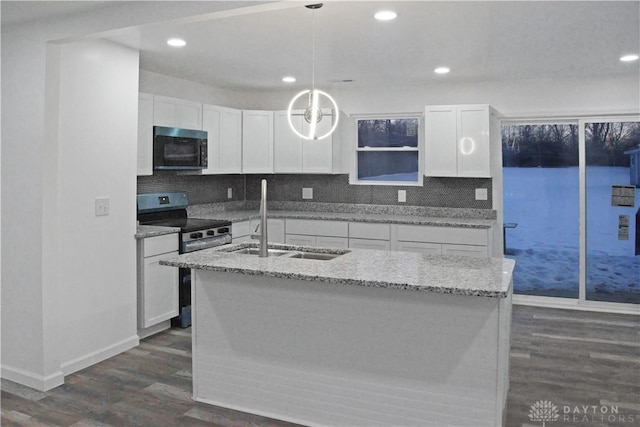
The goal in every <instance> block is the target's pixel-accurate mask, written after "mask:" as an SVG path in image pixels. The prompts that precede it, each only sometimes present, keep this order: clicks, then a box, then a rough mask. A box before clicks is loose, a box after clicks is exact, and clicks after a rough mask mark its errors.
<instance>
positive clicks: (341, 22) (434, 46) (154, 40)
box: [2, 1, 640, 90]
mask: <svg viewBox="0 0 640 427" xmlns="http://www.w3.org/2000/svg"><path fill="white" fill-rule="evenodd" d="M51 3H52V4H51V8H52V9H55V6H54V5H55V4H57V3H60V5H63V4H65V3H66V5H67V6H66V7H73V5H71V6H69V3H77V2H51ZM100 3H104V2H100ZM234 3H237V7H239V8H245V11H244V12H247V11H253V12H254V13H244V12H243V13H239V14H237V15H236V16H233V15H234V13H229V12H223V14H217V15H216V14H212V15H208V16H207V17H204V18H203V17H201V18H198V19H187V20H177V21H175V22H171V23H162V24H156V25H152V26H146V27H140V28H134V29H129V30H126V31H119V32H117V33H115V34H111V35H108V37H107V38H109V39H111V40H113V41H116V42H119V43H122V44H125V45H128V46H132V47H135V48H138V49H140V50H141V68H143V69H146V70H151V71H155V72H158V73H162V74H167V75H171V76H175V77H180V78H184V79H187V80H192V81H197V82H201V83H204V84H210V85H215V86H219V87H224V88H229V89H238V90H282V89H284V88H286V89H290V88H291V86H286V85H285V84H284V83H282V81H281V79H282V77H283V76H285V75H294V76H295V77H297V79H298V82H297V83H296V84H295V85H294V86H296V87H298V86H300V87H302V86H307V85H308V84H309V83H310V81H311V75H312V58H313V57H312V51H311V45H312V31H311V29H312V22H313V19H314V18H313V15H314V13H313V12H312V11H311V10H309V9H307V8H305V7H304V4H308V2H286V3H284V4H282V3H270V4H265V5H262V6H250V7H248V8H247V7H246V4H245V5H243V4H242V3H243V2H240V1H238V2H234ZM160 4H161V3H160ZM95 7H101V5H96V6H95ZM157 7H161V6H157ZM380 9H393V10H395V11H396V12H397V14H398V17H397V19H395V20H394V21H390V22H378V21H375V20H374V19H373V14H374V12H376V11H378V10H380ZM222 15H224V16H223V17H221V16H222ZM2 18H3V23H4V22H5V9H4V8H3V17H2ZM209 18H213V19H209ZM315 27H316V32H315V35H316V42H315V46H316V49H315V75H316V84H317V86H318V87H321V88H322V87H336V86H338V85H339V86H341V87H366V88H375V87H381V86H385V85H389V84H394V85H397V84H429V83H432V82H437V81H451V82H469V81H471V82H478V81H491V80H512V79H533V78H555V77H569V78H570V77H584V76H616V75H623V74H630V73H632V74H635V75H639V70H640V68H639V64H638V61H636V62H634V63H622V62H620V61H619V57H620V56H621V55H623V54H625V53H640V2H639V1H619V2H616V1H602V2H596V1H566V2H554V1H513V2H506V1H470V2H458V1H448V2H436V1H328V2H327V1H325V2H324V6H323V7H322V8H321V9H318V10H317V11H315ZM174 36H178V37H181V38H184V39H185V40H186V41H187V43H188V44H187V46H186V47H184V48H181V49H175V48H170V47H168V46H167V45H166V44H165V41H166V39H167V38H169V37H174ZM441 65H446V66H448V67H450V68H451V73H449V74H448V75H444V76H441V75H435V74H434V73H433V69H434V68H436V67H437V66H441ZM342 80H353V82H351V83H344V82H341V81H342Z"/></svg>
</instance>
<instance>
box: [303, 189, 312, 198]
mask: <svg viewBox="0 0 640 427" xmlns="http://www.w3.org/2000/svg"><path fill="white" fill-rule="evenodd" d="M302 198H303V199H305V200H310V199H313V188H303V189H302Z"/></svg>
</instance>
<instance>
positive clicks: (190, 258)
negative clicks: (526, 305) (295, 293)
mask: <svg viewBox="0 0 640 427" xmlns="http://www.w3.org/2000/svg"><path fill="white" fill-rule="evenodd" d="M255 246H256V244H255V243H248V242H247V243H240V244H233V245H225V246H222V247H218V248H212V249H206V250H202V251H197V252H192V253H189V254H184V255H180V256H178V257H175V258H170V259H167V260H163V261H160V264H162V265H168V266H173V267H182V268H193V269H201V270H213V271H222V272H231V273H238V274H248V275H256V276H270V277H281V278H283V279H297V280H308V281H313V282H329V283H341V284H345V285H356V286H368V287H379V288H393V289H404V290H413V291H429V292H438V293H446V294H455V295H470V296H483V297H498V298H505V297H507V296H508V295H509V292H510V283H511V278H512V275H513V268H514V266H515V262H514V261H513V260H510V259H507V258H472V257H463V256H436V255H426V254H420V253H413V252H394V251H377V250H368V249H349V250H344V249H319V248H311V247H302V246H292V245H280V244H270V246H269V247H270V248H276V249H278V248H279V249H287V250H295V251H301V252H316V253H317V252H321V253H344V252H346V253H344V255H340V256H338V257H336V258H334V259H331V260H316V259H304V258H289V257H287V256H280V257H277V256H270V257H268V258H260V257H258V256H257V255H248V254H240V253H231V252H230V251H233V250H237V249H242V248H247V247H255Z"/></svg>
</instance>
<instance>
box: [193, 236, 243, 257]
mask: <svg viewBox="0 0 640 427" xmlns="http://www.w3.org/2000/svg"><path fill="white" fill-rule="evenodd" d="M227 243H231V235H230V234H225V235H224V236H216V237H211V238H208V239H200V240H192V241H190V242H183V243H182V248H181V249H182V253H183V254H186V253H189V252H194V251H200V250H203V249H209V248H214V247H216V246H222V245H226V244H227Z"/></svg>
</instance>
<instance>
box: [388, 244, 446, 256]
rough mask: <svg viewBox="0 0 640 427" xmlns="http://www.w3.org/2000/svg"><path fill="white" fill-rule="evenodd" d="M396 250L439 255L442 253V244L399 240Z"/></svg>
mask: <svg viewBox="0 0 640 427" xmlns="http://www.w3.org/2000/svg"><path fill="white" fill-rule="evenodd" d="M398 250H399V251H401V252H418V253H421V254H429V255H440V254H442V245H441V244H440V243H426V242H400V241H399V242H398Z"/></svg>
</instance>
